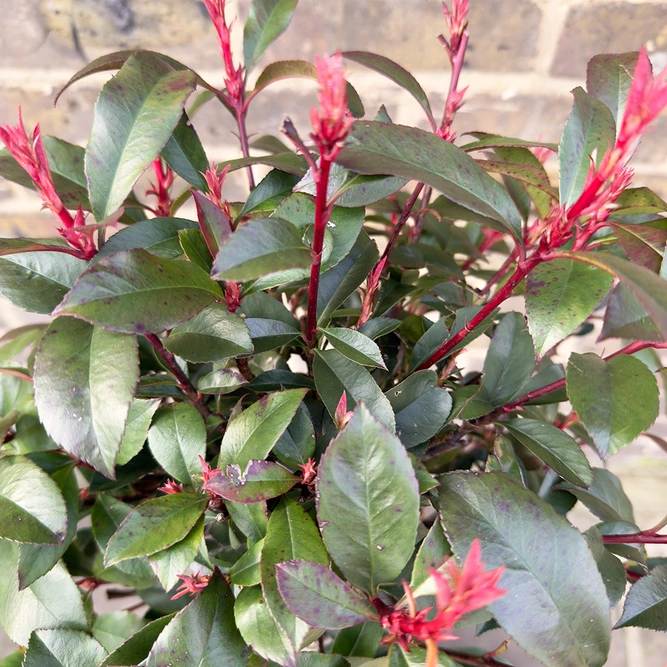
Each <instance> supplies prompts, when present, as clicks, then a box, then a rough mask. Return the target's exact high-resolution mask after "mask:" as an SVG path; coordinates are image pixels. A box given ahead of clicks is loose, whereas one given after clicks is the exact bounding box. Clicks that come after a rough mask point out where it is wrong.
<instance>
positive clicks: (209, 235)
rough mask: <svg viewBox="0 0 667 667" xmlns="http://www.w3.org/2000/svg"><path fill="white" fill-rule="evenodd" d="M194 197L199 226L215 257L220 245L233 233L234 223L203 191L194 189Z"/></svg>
mask: <svg viewBox="0 0 667 667" xmlns="http://www.w3.org/2000/svg"><path fill="white" fill-rule="evenodd" d="M191 192H192V197H193V198H194V200H195V206H196V207H197V219H198V220H199V228H200V229H201V233H202V234H203V235H204V240H205V241H206V245H207V246H208V249H209V252H210V253H211V255H212V256H213V257H215V256H216V255H217V254H218V250H220V246H221V245H222V244H223V243H224V242H225V241H226V240H227V238H228V237H229V236H230V235H231V233H232V225H231V222H230V221H229V218H228V217H227V215H225V213H224V211H222V210H221V209H220V208H219V207H218V206H216V205H215V204H214V203H213V202H212V201H211V200H210V199H208V197H206V196H205V195H203V194H202V193H201V192H197V191H196V190H192V191H191Z"/></svg>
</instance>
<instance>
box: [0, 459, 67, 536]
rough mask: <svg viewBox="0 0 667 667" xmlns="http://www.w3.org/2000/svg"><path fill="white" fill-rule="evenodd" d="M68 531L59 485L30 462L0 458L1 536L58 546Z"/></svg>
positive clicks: (28, 460)
mask: <svg viewBox="0 0 667 667" xmlns="http://www.w3.org/2000/svg"><path fill="white" fill-rule="evenodd" d="M67 532H68V512H67V507H66V506H65V501H64V500H63V496H62V493H61V492H60V489H59V488H58V485H57V484H56V482H55V481H54V480H53V479H51V477H49V475H47V474H46V473H45V472H44V471H43V470H42V469H41V468H40V467H39V466H38V465H36V464H35V463H33V462H32V461H31V460H30V459H27V458H25V457H23V456H5V457H2V458H0V537H3V538H5V539H9V540H14V541H15V542H28V543H32V544H53V545H57V544H61V543H62V542H63V540H64V539H65V536H66V534H67Z"/></svg>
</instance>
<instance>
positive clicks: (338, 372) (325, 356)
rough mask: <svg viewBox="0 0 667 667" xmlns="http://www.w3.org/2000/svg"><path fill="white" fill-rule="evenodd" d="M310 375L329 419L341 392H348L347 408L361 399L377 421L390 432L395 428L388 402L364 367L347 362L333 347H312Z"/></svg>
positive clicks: (334, 411) (392, 412)
mask: <svg viewBox="0 0 667 667" xmlns="http://www.w3.org/2000/svg"><path fill="white" fill-rule="evenodd" d="M313 376H314V378H315V386H316V387H317V391H318V392H319V394H320V396H321V397H322V400H323V401H324V405H326V408H327V410H328V411H329V414H330V415H331V417H332V418H333V416H334V414H335V413H336V407H337V406H338V401H340V397H341V396H342V395H343V392H347V407H348V409H349V410H351V409H352V408H353V407H354V406H355V405H356V404H357V403H359V402H363V403H364V405H365V406H366V408H368V410H369V411H370V413H371V414H372V415H373V416H374V417H375V418H376V419H377V420H378V421H380V422H381V423H382V424H384V425H385V426H386V427H387V428H388V429H390V430H391V431H392V432H393V431H394V430H395V429H396V420H395V417H394V411H393V410H392V407H391V403H390V402H389V400H388V399H387V397H386V396H385V395H384V394H383V393H382V390H381V389H380V387H378V385H377V382H376V381H375V379H374V378H373V376H372V375H371V374H370V373H369V372H368V371H367V370H366V369H365V368H364V367H363V366H360V365H359V364H357V363H355V362H354V361H350V360H349V359H347V358H346V357H344V356H343V355H342V354H341V353H340V352H338V351H336V350H324V351H323V352H321V351H319V350H315V360H314V362H313Z"/></svg>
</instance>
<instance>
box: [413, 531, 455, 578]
mask: <svg viewBox="0 0 667 667" xmlns="http://www.w3.org/2000/svg"><path fill="white" fill-rule="evenodd" d="M451 555H452V551H451V549H450V548H449V544H448V543H447V538H446V537H445V531H444V530H443V529H442V524H441V523H440V521H435V522H434V523H433V525H432V526H431V529H430V530H429V531H428V534H427V535H426V537H425V538H424V540H423V541H422V543H421V545H420V547H419V551H418V552H417V555H416V556H415V562H414V564H413V566H412V576H411V578H410V588H411V589H412V590H413V591H414V590H415V589H416V588H418V587H419V586H421V585H422V584H423V583H424V582H425V581H426V580H427V579H428V578H429V577H430V576H431V575H430V573H429V570H430V569H436V570H437V569H438V568H439V567H440V566H441V565H442V564H443V563H444V562H445V561H446V560H447V559H448V558H449V557H450V556H451Z"/></svg>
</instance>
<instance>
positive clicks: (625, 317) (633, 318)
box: [599, 283, 664, 342]
mask: <svg viewBox="0 0 667 667" xmlns="http://www.w3.org/2000/svg"><path fill="white" fill-rule="evenodd" d="M607 338H630V339H635V340H646V341H656V342H662V341H663V340H664V338H663V335H662V333H661V332H660V329H658V327H657V326H656V325H655V322H654V321H653V320H652V319H651V317H650V316H649V315H648V313H647V312H646V311H645V310H644V308H643V307H642V305H641V304H640V303H639V301H638V300H637V298H636V297H635V295H634V294H633V293H632V292H631V291H630V290H629V289H628V288H627V287H626V286H625V285H624V284H623V283H617V284H616V285H615V286H614V289H613V290H612V291H611V295H610V297H609V301H608V302H607V309H606V310H605V313H604V323H603V325H602V332H601V333H600V338H599V340H605V339H607Z"/></svg>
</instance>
